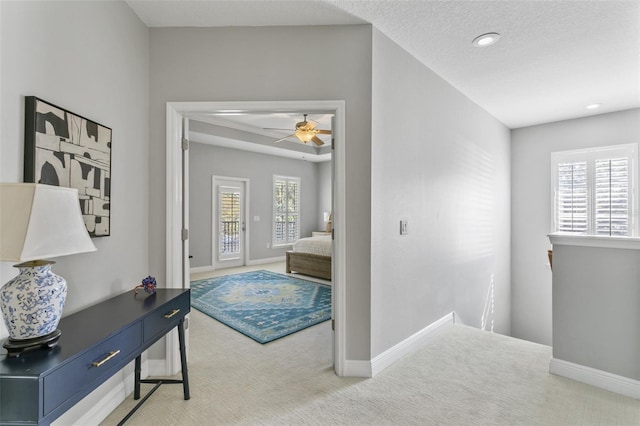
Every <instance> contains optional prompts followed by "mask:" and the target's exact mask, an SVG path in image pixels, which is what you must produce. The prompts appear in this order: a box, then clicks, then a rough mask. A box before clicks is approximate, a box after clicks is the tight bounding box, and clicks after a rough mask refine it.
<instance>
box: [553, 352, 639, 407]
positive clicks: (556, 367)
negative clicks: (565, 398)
mask: <svg viewBox="0 0 640 426" xmlns="http://www.w3.org/2000/svg"><path fill="white" fill-rule="evenodd" d="M549 372H550V373H551V374H555V375H556V376H562V377H566V378H568V379H572V380H575V381H577V382H582V383H586V384H588V385H591V386H595V387H598V388H601V389H605V390H608V391H611V392H615V393H619V394H621V395H625V396H630V397H631V398H636V399H640V381H639V380H634V379H630V378H628V377H624V376H619V375H617V374H613V373H608V372H606V371H602V370H597V369H595V368H591V367H586V366H584V365H580V364H575V363H573V362H569V361H564V360H561V359H557V358H551V362H550V363H549Z"/></svg>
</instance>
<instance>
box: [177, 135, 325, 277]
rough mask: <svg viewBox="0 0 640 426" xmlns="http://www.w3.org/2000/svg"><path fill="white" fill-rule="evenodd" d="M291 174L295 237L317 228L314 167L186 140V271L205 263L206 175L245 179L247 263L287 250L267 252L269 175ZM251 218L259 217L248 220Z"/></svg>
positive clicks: (208, 232) (207, 244) (208, 243)
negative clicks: (295, 194) (295, 183)
mask: <svg viewBox="0 0 640 426" xmlns="http://www.w3.org/2000/svg"><path fill="white" fill-rule="evenodd" d="M274 174H278V175H284V176H295V177H299V178H300V183H301V195H302V203H301V206H300V207H301V211H300V218H301V228H300V229H301V236H303V237H309V236H311V232H312V231H314V230H316V229H317V222H318V216H319V215H320V213H319V207H318V193H317V188H318V185H319V180H318V175H319V172H318V166H317V163H311V162H307V161H302V160H294V159H290V158H283V157H277V156H273V155H266V154H258V153H254V152H247V151H240V150H237V149H229V148H220V147H216V146H211V145H207V144H202V143H194V142H192V143H191V144H190V145H189V193H190V198H189V202H190V205H189V228H190V235H191V237H190V238H189V254H190V255H192V256H193V259H191V267H199V266H200V267H201V266H212V265H211V233H212V229H211V214H212V212H211V208H212V199H211V197H212V195H211V194H212V182H211V177H212V176H225V177H236V178H245V179H249V193H248V194H247V198H248V200H249V224H248V225H249V226H248V229H249V236H250V241H249V247H248V249H249V251H248V259H247V260H260V259H270V258H274V257H283V258H284V255H285V251H286V250H287V248H267V243H271V232H272V228H273V227H272V224H271V219H272V213H273V202H272V194H273V188H272V186H273V183H272V181H273V175H274ZM254 216H260V221H259V222H254V221H253V218H254Z"/></svg>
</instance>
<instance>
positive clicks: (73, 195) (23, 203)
mask: <svg viewBox="0 0 640 426" xmlns="http://www.w3.org/2000/svg"><path fill="white" fill-rule="evenodd" d="M95 250H96V247H95V246H94V245H93V242H92V241H91V238H90V237H89V233H88V232H87V229H86V227H85V225H84V220H83V219H82V214H81V212H80V203H79V201H78V190H77V189H75V188H64V187H60V186H52V185H40V184H35V183H0V260H6V261H14V262H26V261H30V260H38V259H46V258H51V257H59V256H66V255H70V254H76V253H84V252H90V251H95Z"/></svg>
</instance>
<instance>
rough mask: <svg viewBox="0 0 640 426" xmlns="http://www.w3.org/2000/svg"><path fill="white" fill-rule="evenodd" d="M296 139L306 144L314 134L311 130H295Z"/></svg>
mask: <svg viewBox="0 0 640 426" xmlns="http://www.w3.org/2000/svg"><path fill="white" fill-rule="evenodd" d="M295 135H296V137H297V138H298V139H299V140H300V142H304V143H307V142H309V141H310V140H311V139H313V137H314V136H315V135H316V132H314V131H313V130H296V133H295Z"/></svg>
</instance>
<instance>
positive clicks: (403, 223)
mask: <svg viewBox="0 0 640 426" xmlns="http://www.w3.org/2000/svg"><path fill="white" fill-rule="evenodd" d="M408 233H409V229H408V220H407V219H401V220H400V235H407V234H408Z"/></svg>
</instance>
